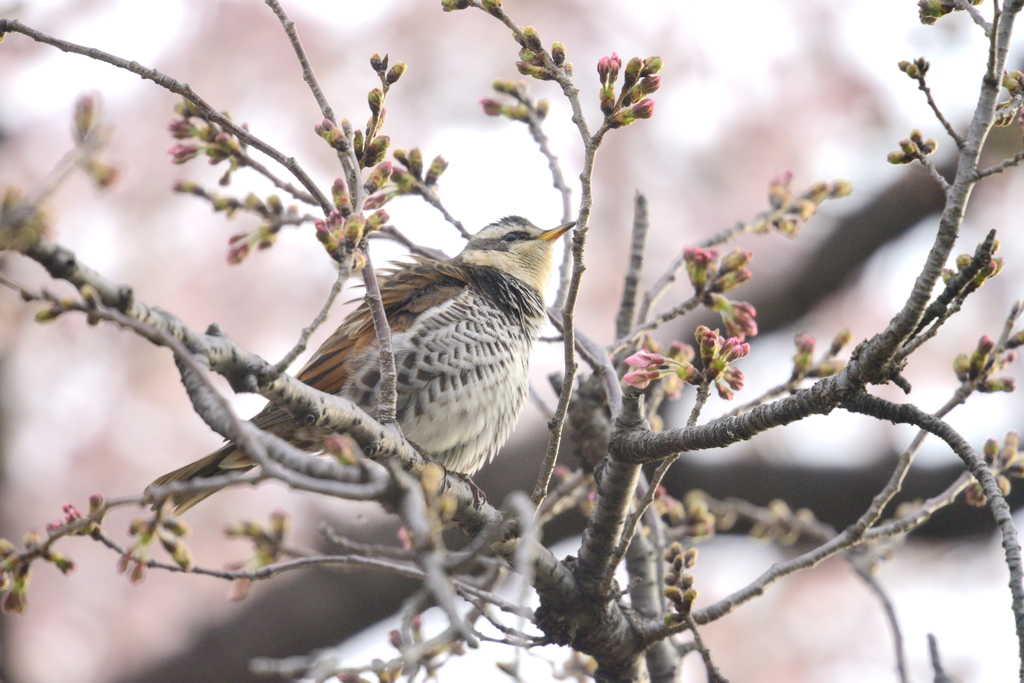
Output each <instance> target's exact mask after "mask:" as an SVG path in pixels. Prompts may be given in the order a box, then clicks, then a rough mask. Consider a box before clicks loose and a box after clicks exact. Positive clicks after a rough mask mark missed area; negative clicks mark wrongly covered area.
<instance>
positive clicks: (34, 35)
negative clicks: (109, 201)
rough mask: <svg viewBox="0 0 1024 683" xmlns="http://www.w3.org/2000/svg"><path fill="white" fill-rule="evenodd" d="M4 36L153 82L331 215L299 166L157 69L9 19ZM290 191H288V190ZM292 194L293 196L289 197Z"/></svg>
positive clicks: (1, 27) (2, 22) (3, 22)
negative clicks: (270, 163)
mask: <svg viewBox="0 0 1024 683" xmlns="http://www.w3.org/2000/svg"><path fill="white" fill-rule="evenodd" d="M4 33H21V34H23V35H26V36H28V37H29V38H31V39H32V40H35V41H37V42H40V43H45V44H47V45H51V46H53V47H55V48H57V49H58V50H61V51H62V52H70V53H73V54H78V55H83V56H85V57H88V58H90V59H95V60H97V61H100V62H106V63H107V64H110V65H111V66H116V67H117V68H119V69H124V70H126V71H130V72H132V73H133V74H135V75H137V76H139V77H141V78H144V79H146V80H150V81H153V82H154V83H156V84H157V85H159V86H160V87H161V88H164V89H166V90H169V91H171V92H173V93H175V94H177V95H181V96H182V97H184V98H185V99H186V100H188V101H189V102H191V103H192V104H194V105H195V106H196V107H198V108H199V109H200V110H201V111H202V112H203V115H204V116H206V117H207V118H209V119H210V120H211V121H214V122H216V123H217V124H218V125H219V126H221V127H223V128H224V129H226V130H229V131H231V134H232V135H234V136H235V137H236V138H238V139H239V140H241V141H242V142H244V143H245V144H247V145H250V146H252V147H255V148H256V149H258V150H259V151H261V152H263V153H264V154H266V155H267V156H269V157H270V158H271V159H273V160H274V161H276V162H277V163H279V164H281V165H282V166H284V167H285V168H287V169H288V170H289V171H290V172H291V174H292V175H293V176H295V178H296V179H297V180H298V181H299V183H300V184H301V185H302V186H303V187H305V188H306V189H307V190H308V191H309V194H310V195H311V196H312V197H313V198H314V200H315V202H316V203H317V204H319V205H320V208H321V209H323V211H324V213H325V214H327V213H330V212H331V210H332V209H333V208H334V205H333V204H332V203H331V201H330V200H329V199H328V198H327V196H326V195H324V193H323V192H322V191H321V190H320V188H319V187H317V185H316V183H314V182H313V179H312V178H310V177H309V175H308V174H307V173H306V172H305V171H304V170H303V169H302V167H301V166H299V164H298V162H297V161H295V159H294V158H293V157H286V156H285V155H284V154H282V153H281V152H279V151H278V150H276V149H275V148H273V147H271V146H270V145H268V144H267V143H266V142H264V141H263V140H261V139H260V138H258V137H256V136H255V135H253V134H252V133H250V132H249V131H247V130H245V129H244V128H242V127H241V126H239V125H238V124H236V123H234V122H233V121H232V120H231V119H229V118H228V117H226V116H224V115H223V114H221V113H220V112H219V111H217V110H216V109H214V108H213V107H211V106H210V105H209V104H207V102H206V100H204V99H203V98H202V97H200V96H199V95H198V94H196V92H195V91H194V90H192V88H191V87H190V86H189V85H187V84H184V83H181V82H179V81H177V80H175V79H173V78H171V77H170V76H167V75H165V74H162V73H160V72H159V71H157V70H156V69H150V68H147V67H144V66H142V65H141V64H139V63H138V62H134V61H132V62H130V61H128V60H126V59H122V58H120V57H116V56H114V55H112V54H109V53H106V52H104V51H102V50H98V49H96V48H92V47H83V46H81V45H76V44H75V43H71V42H68V41H66V40H59V39H57V38H53V37H51V36H49V35H47V34H45V33H42V32H40V31H37V30H35V29H33V28H30V27H28V26H25V25H24V24H22V23H21V22H19V21H17V20H12V19H0V35H2V34H4ZM289 191H290V190H289ZM292 194H295V193H292Z"/></svg>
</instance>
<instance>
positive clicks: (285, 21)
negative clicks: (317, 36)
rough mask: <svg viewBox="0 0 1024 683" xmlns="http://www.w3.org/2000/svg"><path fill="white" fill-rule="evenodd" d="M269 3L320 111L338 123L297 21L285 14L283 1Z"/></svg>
mask: <svg viewBox="0 0 1024 683" xmlns="http://www.w3.org/2000/svg"><path fill="white" fill-rule="evenodd" d="M264 1H265V2H266V3H267V5H268V6H269V7H270V9H272V10H273V11H274V14H276V15H277V18H278V19H279V20H280V22H281V26H283V27H284V32H285V33H287V34H288V40H289V41H290V42H291V44H292V48H293V49H294V50H295V56H296V57H297V58H298V60H299V64H300V65H301V66H302V80H304V81H306V85H308V86H309V89H310V91H311V92H312V93H313V97H314V98H316V103H317V105H318V106H319V107H320V112H321V113H322V114H323V116H324V118H325V119H328V120H330V121H331V122H332V123H335V124H337V123H338V122H337V121H336V120H335V119H334V110H333V109H331V105H330V104H328V103H327V98H326V97H324V92H323V90H321V89H320V84H319V83H317V80H316V75H315V74H314V73H313V67H311V66H310V64H309V59H307V58H306V50H305V49H304V48H303V47H302V42H301V41H299V33H298V31H296V30H295V22H293V21H292V20H291V19H289V18H288V15H287V14H285V11H284V9H283V8H282V7H281V3H279V2H278V1H277V0H264Z"/></svg>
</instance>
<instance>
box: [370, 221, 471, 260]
mask: <svg viewBox="0 0 1024 683" xmlns="http://www.w3.org/2000/svg"><path fill="white" fill-rule="evenodd" d="M367 237H369V238H370V239H371V240H372V239H386V240H391V241H392V242H397V243H398V244H401V245H402V246H403V247H405V248H406V249H408V250H409V251H410V252H411V253H413V254H416V255H417V256H423V257H425V258H428V259H432V260H434V261H447V260H448V259H449V258H451V257H450V256H449V255H448V254H446V253H444V252H443V251H441V250H440V249H433V248H431V247H424V246H421V245H419V244H416V243H415V242H413V241H412V240H411V239H409V238H408V237H406V236H405V235H404V234H402V233H401V232H400V231H399V230H398V228H396V227H395V226H393V225H390V224H389V225H385V226H384V227H382V228H378V229H377V230H374V231H373V232H371V233H370V234H369V235H367Z"/></svg>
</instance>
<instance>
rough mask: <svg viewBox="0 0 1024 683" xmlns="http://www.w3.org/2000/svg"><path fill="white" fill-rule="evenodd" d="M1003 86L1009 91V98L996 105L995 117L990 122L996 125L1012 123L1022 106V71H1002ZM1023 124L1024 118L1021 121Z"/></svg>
mask: <svg viewBox="0 0 1024 683" xmlns="http://www.w3.org/2000/svg"><path fill="white" fill-rule="evenodd" d="M1003 87H1004V88H1006V89H1007V90H1008V91H1009V93H1010V99H1008V100H1006V101H1005V102H1000V103H999V104H997V105H996V118H995V120H994V121H993V122H992V123H993V125H996V126H1008V125H1010V124H1011V123H1013V120H1014V119H1016V118H1017V114H1019V113H1020V110H1021V107H1024V73H1021V72H1020V71H1011V72H1009V73H1007V72H1005V71H1004V72H1003ZM1021 125H1024V120H1022V121H1021Z"/></svg>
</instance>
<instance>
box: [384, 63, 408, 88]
mask: <svg viewBox="0 0 1024 683" xmlns="http://www.w3.org/2000/svg"><path fill="white" fill-rule="evenodd" d="M407 68H408V66H406V64H405V62H395V65H394V66H393V67H391V68H390V69H389V70H388V75H387V77H386V79H385V80H387V82H388V85H394V84H395V83H397V82H398V79H399V78H401V77H402V75H403V74H404V73H405V70H406V69H407Z"/></svg>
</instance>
